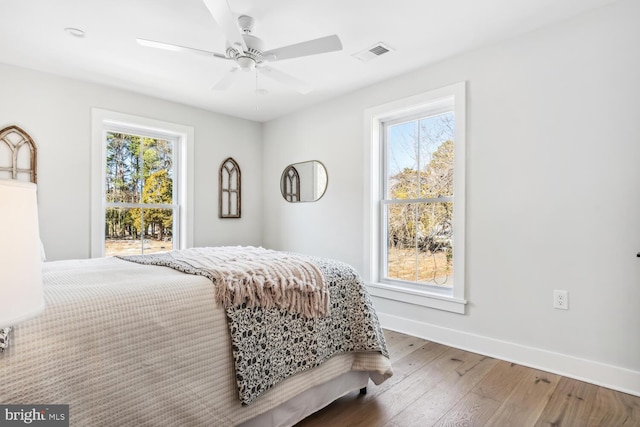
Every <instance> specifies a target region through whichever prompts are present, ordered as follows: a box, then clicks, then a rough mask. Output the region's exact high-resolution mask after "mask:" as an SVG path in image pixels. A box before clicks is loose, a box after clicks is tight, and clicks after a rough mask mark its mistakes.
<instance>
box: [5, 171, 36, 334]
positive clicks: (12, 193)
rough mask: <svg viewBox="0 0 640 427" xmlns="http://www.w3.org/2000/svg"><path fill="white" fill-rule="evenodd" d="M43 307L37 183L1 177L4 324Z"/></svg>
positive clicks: (12, 322) (32, 314)
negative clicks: (2, 178)
mask: <svg viewBox="0 0 640 427" xmlns="http://www.w3.org/2000/svg"><path fill="white" fill-rule="evenodd" d="M43 309H44V293H43V286H42V259H41V252H40V232H39V226H38V203H37V198H36V185H35V184H32V183H30V182H20V181H15V180H0V328H3V327H8V326H13V325H15V324H16V323H19V322H21V321H23V320H26V319H29V318H31V317H33V316H36V315H37V314H39V313H40V312H41V311H42V310H43Z"/></svg>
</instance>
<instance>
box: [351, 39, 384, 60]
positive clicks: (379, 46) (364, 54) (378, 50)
mask: <svg viewBox="0 0 640 427" xmlns="http://www.w3.org/2000/svg"><path fill="white" fill-rule="evenodd" d="M391 51H393V49H391V48H390V47H389V46H387V45H386V44H384V43H382V42H380V43H376V44H375V45H373V46H371V47H370V48H368V49H365V50H363V51H361V52H358V53H354V54H353V56H354V57H356V58H358V59H359V60H360V61H362V62H367V61H370V60H372V59H373V58H376V57H378V56H381V55H384V54H385V53H389V52H391Z"/></svg>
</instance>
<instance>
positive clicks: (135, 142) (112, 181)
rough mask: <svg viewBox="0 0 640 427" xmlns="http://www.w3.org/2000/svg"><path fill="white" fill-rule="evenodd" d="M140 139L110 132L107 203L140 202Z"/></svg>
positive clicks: (108, 139) (107, 149) (107, 155)
mask: <svg viewBox="0 0 640 427" xmlns="http://www.w3.org/2000/svg"><path fill="white" fill-rule="evenodd" d="M139 154H140V137H138V136H135V135H127V134H123V133H115V132H108V133H107V147H106V160H107V167H106V182H105V188H106V201H107V202H119V203H138V202H140V179H141V177H140V159H139Z"/></svg>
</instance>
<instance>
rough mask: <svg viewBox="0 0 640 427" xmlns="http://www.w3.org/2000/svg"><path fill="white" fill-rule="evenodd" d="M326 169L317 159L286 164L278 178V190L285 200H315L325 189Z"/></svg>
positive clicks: (292, 201) (296, 201)
mask: <svg viewBox="0 0 640 427" xmlns="http://www.w3.org/2000/svg"><path fill="white" fill-rule="evenodd" d="M327 181H328V176H327V169H325V167H324V165H323V164H322V163H320V162H319V161H317V160H310V161H308V162H300V163H294V164H292V165H289V166H287V167H286V168H285V169H284V171H283V172H282V177H281V178H280V191H281V192H282V197H284V199H285V200H286V201H287V202H291V203H298V202H315V201H316V200H319V199H320V198H321V197H322V196H323V195H324V193H325V191H327Z"/></svg>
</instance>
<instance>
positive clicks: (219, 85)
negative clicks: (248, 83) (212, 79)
mask: <svg viewBox="0 0 640 427" xmlns="http://www.w3.org/2000/svg"><path fill="white" fill-rule="evenodd" d="M238 70H240V68H238V67H234V68H232V69H230V70H229V72H228V73H227V74H225V76H224V77H223V78H221V79H220V80H218V81H217V82H216V84H214V85H213V87H212V88H211V89H212V90H227V89H229V88H230V87H231V85H232V84H233V83H234V82H235V81H236V79H237V78H238V76H239V75H240V73H238Z"/></svg>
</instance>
